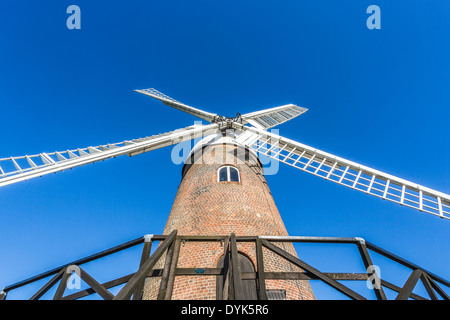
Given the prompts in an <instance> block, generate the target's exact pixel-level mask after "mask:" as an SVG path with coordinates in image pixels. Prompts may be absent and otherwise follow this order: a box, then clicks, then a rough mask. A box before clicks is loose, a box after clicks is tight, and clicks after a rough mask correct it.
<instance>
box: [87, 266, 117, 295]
mask: <svg viewBox="0 0 450 320" xmlns="http://www.w3.org/2000/svg"><path fill="white" fill-rule="evenodd" d="M80 278H81V279H82V280H84V282H86V283H87V284H88V285H89V286H90V287H91V288H92V289H93V290H94V291H95V292H96V293H98V294H99V295H100V296H101V297H102V298H103V299H105V300H112V299H113V298H114V295H113V294H112V293H111V292H109V291H108V290H107V289H106V288H105V287H103V286H102V285H101V284H100V283H99V282H97V280H95V279H94V278H92V277H91V276H90V275H89V274H88V273H87V272H86V271H84V270H83V269H81V268H80Z"/></svg>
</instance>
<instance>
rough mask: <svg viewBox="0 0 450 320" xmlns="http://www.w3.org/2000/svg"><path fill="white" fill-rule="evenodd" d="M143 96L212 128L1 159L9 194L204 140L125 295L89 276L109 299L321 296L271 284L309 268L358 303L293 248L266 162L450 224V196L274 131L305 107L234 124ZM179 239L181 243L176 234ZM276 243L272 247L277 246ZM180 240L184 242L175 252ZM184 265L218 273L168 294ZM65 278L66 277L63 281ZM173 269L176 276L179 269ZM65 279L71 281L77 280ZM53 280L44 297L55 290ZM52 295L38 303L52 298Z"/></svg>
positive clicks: (188, 279) (294, 284)
mask: <svg viewBox="0 0 450 320" xmlns="http://www.w3.org/2000/svg"><path fill="white" fill-rule="evenodd" d="M136 91H137V92H139V93H142V94H145V95H148V96H150V97H152V98H155V99H158V100H160V101H162V102H163V103H164V104H166V105H168V106H170V107H173V108H175V109H178V110H181V111H184V112H186V113H189V114H191V115H194V116H196V117H198V118H200V119H202V120H205V121H207V122H209V123H210V124H207V125H203V124H200V125H199V124H197V125H193V126H189V127H186V128H183V129H178V130H175V131H171V132H167V133H162V134H159V135H155V136H151V137H145V138H140V139H133V140H125V141H122V142H118V143H113V144H107V145H100V146H96V147H87V148H81V149H75V150H66V151H61V152H53V153H40V154H35V155H26V156H20V157H8V158H2V159H0V187H2V186H5V185H9V184H12V183H16V182H19V181H24V180H28V179H31V178H35V177H39V176H43V175H45V174H49V173H54V172H58V171H64V170H66V169H70V168H74V167H78V166H82V165H85V164H88V163H94V162H97V161H100V160H105V159H109V158H114V157H117V156H120V155H129V156H134V155H137V154H141V153H145V152H149V151H152V150H155V149H158V148H162V147H166V146H171V145H177V146H180V145H183V144H184V143H186V142H189V141H191V140H193V139H199V140H200V141H199V142H198V143H196V144H195V145H194V147H193V148H192V149H191V148H190V146H191V145H190V144H189V151H190V152H189V154H188V156H187V157H186V159H185V162H184V165H183V169H182V179H181V183H180V185H179V187H178V192H177V195H176V198H175V201H174V203H173V207H172V210H171V212H170V215H169V218H168V221H167V224H166V227H165V230H164V235H163V236H164V237H165V238H164V239H166V240H164V243H162V244H160V247H158V249H156V251H155V253H153V254H152V256H151V257H149V258H148V259H146V260H145V261H144V262H143V265H142V267H140V269H139V270H138V272H136V273H135V274H134V275H133V277H132V278H131V279H130V280H129V281H128V282H127V284H126V285H125V286H124V287H123V288H122V289H121V291H120V292H119V293H118V294H117V295H116V296H115V297H114V296H112V294H111V293H109V292H107V290H106V289H105V288H104V287H102V286H99V285H98V284H96V283H94V282H92V280H89V279H88V280H89V281H91V283H92V284H93V285H94V287H95V288H96V289H97V290H98V292H99V294H100V295H102V297H104V298H108V299H112V298H114V299H126V298H129V297H130V296H131V295H133V297H135V296H136V297H140V296H141V295H142V296H143V298H144V299H155V298H157V295H158V298H161V297H162V295H165V296H164V297H162V298H167V297H169V298H171V299H265V298H269V299H270V298H272V299H273V298H278V299H280V298H281V299H296V300H301V299H314V294H313V292H312V290H311V287H310V286H309V283H308V281H307V280H304V279H305V278H301V277H300V278H299V277H297V278H288V277H284V278H283V277H277V278H270V277H269V278H261V277H266V276H265V275H266V273H267V274H270V273H271V272H272V273H277V274H278V275H279V274H283V273H285V274H287V273H289V274H291V275H292V274H294V273H296V274H299V271H304V270H306V271H307V272H309V273H312V274H315V275H316V276H318V277H319V278H320V279H321V280H323V281H325V282H327V283H328V284H331V285H332V286H333V287H335V288H337V289H338V290H341V291H342V292H344V293H346V294H347V295H349V296H350V297H357V296H355V295H353V293H349V291H348V290H345V289H344V288H343V287H342V285H341V284H340V283H339V282H337V281H334V280H332V279H330V278H328V277H327V276H323V275H322V274H320V273H318V272H316V271H317V270H315V269H313V268H310V266H309V265H307V264H305V263H302V262H299V259H298V258H296V252H295V249H294V247H293V245H292V243H290V242H289V239H292V238H289V239H287V236H288V233H287V231H286V228H285V226H284V224H283V221H282V219H281V217H280V213H279V212H278V210H277V207H276V205H275V202H274V200H273V197H272V194H271V191H270V188H269V186H268V184H267V181H266V179H265V176H264V170H263V166H262V164H261V161H260V157H259V155H263V156H265V157H268V158H270V159H272V160H274V161H279V162H281V163H284V164H287V165H290V166H292V167H294V168H297V169H299V170H302V171H304V172H308V173H311V174H313V175H315V176H318V177H321V178H323V179H325V180H328V181H332V182H335V183H337V184H340V185H343V186H346V187H349V188H351V189H354V190H358V191H361V192H364V193H366V194H369V195H373V196H376V197H379V198H382V199H384V200H389V201H391V202H395V203H398V204H400V205H404V206H407V207H410V208H413V209H416V210H419V211H421V212H426V213H429V214H432V215H435V216H438V217H440V218H442V219H450V195H448V194H445V193H442V192H439V191H436V190H433V189H430V188H427V187H424V186H421V185H419V184H416V183H413V182H410V181H407V180H404V179H401V178H398V177H396V176H393V175H390V174H387V173H384V172H381V171H378V170H375V169H372V168H370V167H367V166H364V165H360V164H358V163H355V162H353V161H349V160H346V159H343V158H340V157H337V156H335V155H332V154H330V153H327V152H323V151H321V150H318V149H316V148H312V147H310V146H307V145H305V144H302V143H299V142H296V141H293V140H290V139H287V138H285V137H282V136H279V135H278V134H275V133H273V132H269V131H268V130H269V129H271V128H273V127H275V126H277V125H279V124H282V123H284V122H286V121H289V120H291V119H293V118H295V117H297V116H299V115H301V114H302V113H304V112H305V111H306V110H307V109H305V108H301V107H298V106H296V105H293V104H288V105H283V106H280V107H275V108H270V109H266V110H262V111H257V112H253V113H248V114H244V115H240V114H237V116H236V117H234V118H226V117H223V116H219V115H217V114H214V113H209V112H206V111H203V110H200V109H197V108H193V107H191V106H188V105H185V104H183V103H181V102H178V101H176V100H174V99H172V98H169V97H167V96H165V95H163V94H162V93H160V92H158V91H156V90H154V89H145V90H136ZM177 234H178V235H180V237H176V235H177ZM203 236H208V237H209V239H213V240H215V241H209V242H202V241H191V240H201V239H200V238H201V237H203ZM175 238H177V240H176V241H175V240H174V239H175ZM181 238H183V242H182V243H181V241H180V239H181ZM238 238H239V242H238V241H237V240H236V239H238ZM269 238H270V240H271V241H272V243H269V242H268V241H267V239H269ZM185 239H188V241H185ZM249 239H252V241H249ZM253 240H255V241H253ZM290 241H292V240H290ZM175 242H176V243H177V245H173V243H175ZM261 244H263V246H262V245H261ZM167 248H170V249H167ZM166 249H167V252H166V251H165V250H166ZM171 250H172V251H171ZM174 251H176V252H177V254H176V255H175V254H174V253H173V252H174ZM169 252H172V253H171V254H169ZM277 253H278V254H277ZM163 254H164V255H166V258H165V259H164V258H163V257H164V255H163ZM300 255H301V253H300ZM230 256H231V258H230ZM170 257H177V258H176V259H172V258H170ZM158 259H159V260H158ZM263 261H264V263H262V262H263ZM258 266H260V267H258ZM261 266H263V267H261ZM153 267H155V268H156V269H158V270H160V271H161V270H162V271H161V272H162V274H159V276H158V277H156V276H155V277H153V276H149V271H151V270H153V269H152V268H153ZM167 267H168V268H167ZM177 268H180V269H183V270H190V272H192V271H193V272H194V273H202V272H206V270H209V271H210V272H211V273H207V274H203V276H201V277H199V276H192V273H187V274H183V275H182V276H179V277H171V278H170V282H171V283H170V286H169V287H170V290H169V291H170V294H167V288H168V287H167V282H168V281H169V280H168V278H167V272H168V271H167V270H169V269H171V270H175V269H177ZM300 268H303V269H300ZM258 269H260V270H258ZM225 270H227V271H226V272H225ZM230 270H232V272H230ZM63 271H64V270H62V271H61V272H60V273H59V274H58V275H57V276H59V277H62V276H63V275H62V272H63ZM261 271H264V272H261ZM170 272H171V274H172V275H174V274H175V271H174V272H172V271H170ZM186 272H187V271H186ZM221 272H222V273H221ZM255 275H257V276H256V278H255ZM416 275H417V273H416ZM64 277H65V278H64V279H67V277H68V275H67V274H65V275H64ZM85 278H86V276H85ZM146 278H147V279H146ZM55 279H56V278H55ZM145 279H146V280H147V281H146V282H145V284H144V282H143V281H144V280H145ZM237 279H239V280H237ZM306 279H308V278H306ZM52 281H54V280H52ZM52 281H50V282H51V283H53V282H52ZM51 283H49V285H48V286H47V285H46V286H45V288H43V289H42V290H44V291H45V290H48V288H49V286H50V284H51ZM61 283H63V281H61ZM141 287H142V289H143V290H141ZM59 288H60V289H61V290H58V291H57V294H56V296H61V297H62V293H63V288H64V286H60V287H59ZM9 289H11V287H10V288H9ZM42 290H40V291H39V293H38V294H37V295H35V296H39V295H40V294H42V292H44V291H42ZM0 298H1V294H0Z"/></svg>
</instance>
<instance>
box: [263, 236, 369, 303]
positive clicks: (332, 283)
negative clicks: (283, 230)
mask: <svg viewBox="0 0 450 320" xmlns="http://www.w3.org/2000/svg"><path fill="white" fill-rule="evenodd" d="M261 243H262V245H264V246H265V247H266V248H267V249H269V250H271V251H273V252H275V253H276V254H278V255H280V256H281V257H283V258H285V259H286V260H288V261H290V262H292V263H293V264H295V265H297V266H299V267H300V268H302V269H303V270H306V271H307V272H310V273H312V274H313V275H315V276H317V277H318V278H319V279H320V280H322V281H323V282H325V283H326V284H328V285H329V286H331V287H333V288H334V289H336V290H337V291H339V292H341V293H343V294H344V295H346V296H347V297H350V298H352V299H354V300H367V299H366V298H364V297H363V296H361V295H360V294H358V293H356V292H355V291H353V290H351V289H349V288H347V287H346V286H344V285H342V284H341V283H339V282H337V281H336V280H333V279H331V278H330V277H328V276H326V275H325V274H323V273H322V272H320V271H319V270H317V269H315V268H313V267H311V266H310V265H309V264H307V263H305V262H303V261H302V260H300V259H299V258H297V257H295V256H293V255H291V254H290V253H288V252H286V251H284V250H282V249H280V248H278V247H277V246H275V245H274V244H272V243H270V242H269V241H267V240H264V239H261Z"/></svg>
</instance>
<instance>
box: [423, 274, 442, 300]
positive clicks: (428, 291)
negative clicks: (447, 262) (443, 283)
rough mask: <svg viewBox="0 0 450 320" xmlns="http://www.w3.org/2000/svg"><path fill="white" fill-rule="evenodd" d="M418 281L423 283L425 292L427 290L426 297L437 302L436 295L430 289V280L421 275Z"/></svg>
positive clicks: (425, 275)
mask: <svg viewBox="0 0 450 320" xmlns="http://www.w3.org/2000/svg"><path fill="white" fill-rule="evenodd" d="M420 280H421V281H422V283H423V286H424V287H425V290H427V293H428V295H429V296H430V299H431V300H439V299H438V297H437V295H436V293H435V292H434V290H433V288H432V287H431V283H430V279H429V278H428V276H427V274H426V273H422V274H421V275H420Z"/></svg>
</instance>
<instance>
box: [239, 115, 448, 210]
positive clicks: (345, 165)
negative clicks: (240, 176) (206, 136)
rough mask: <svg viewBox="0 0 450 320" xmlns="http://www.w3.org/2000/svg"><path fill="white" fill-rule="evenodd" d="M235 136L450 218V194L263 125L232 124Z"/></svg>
mask: <svg viewBox="0 0 450 320" xmlns="http://www.w3.org/2000/svg"><path fill="white" fill-rule="evenodd" d="M233 125H234V127H235V128H236V129H241V130H244V132H243V133H242V134H241V135H240V136H239V137H237V138H236V142H238V143H240V144H243V145H245V146H247V147H249V148H251V149H253V150H255V151H257V152H259V153H260V154H263V155H266V156H268V157H270V158H273V159H276V160H279V161H280V162H282V163H285V164H288V165H290V166H293V167H294V168H297V169H300V170H302V171H305V172H308V173H311V174H313V175H315V176H318V177H321V178H324V179H325V180H329V181H333V182H335V183H338V184H340V185H343V186H346V187H349V188H352V189H355V190H358V191H361V192H365V193H367V194H371V195H373V196H376V197H380V198H382V199H385V200H389V201H392V202H395V203H399V204H401V205H404V206H408V207H411V208H414V209H417V210H419V211H422V212H427V213H430V214H433V215H436V216H439V217H441V218H444V219H450V195H448V194H445V193H442V192H439V191H436V190H433V189H430V188H427V187H424V186H421V185H419V184H416V183H413V182H410V181H407V180H404V179H401V178H398V177H396V176H393V175H390V174H387V173H384V172H381V171H378V170H375V169H372V168H369V167H367V166H363V165H361V164H358V163H355V162H353V161H349V160H346V159H343V158H340V157H337V156H335V155H332V154H330V153H327V152H324V151H321V150H317V149H315V148H312V147H310V146H307V145H305V144H302V143H299V142H296V141H293V140H290V139H286V138H284V137H282V136H279V135H277V134H274V133H270V132H267V131H265V130H262V129H260V128H256V127H249V126H245V125H242V124H239V123H234V124H233Z"/></svg>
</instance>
